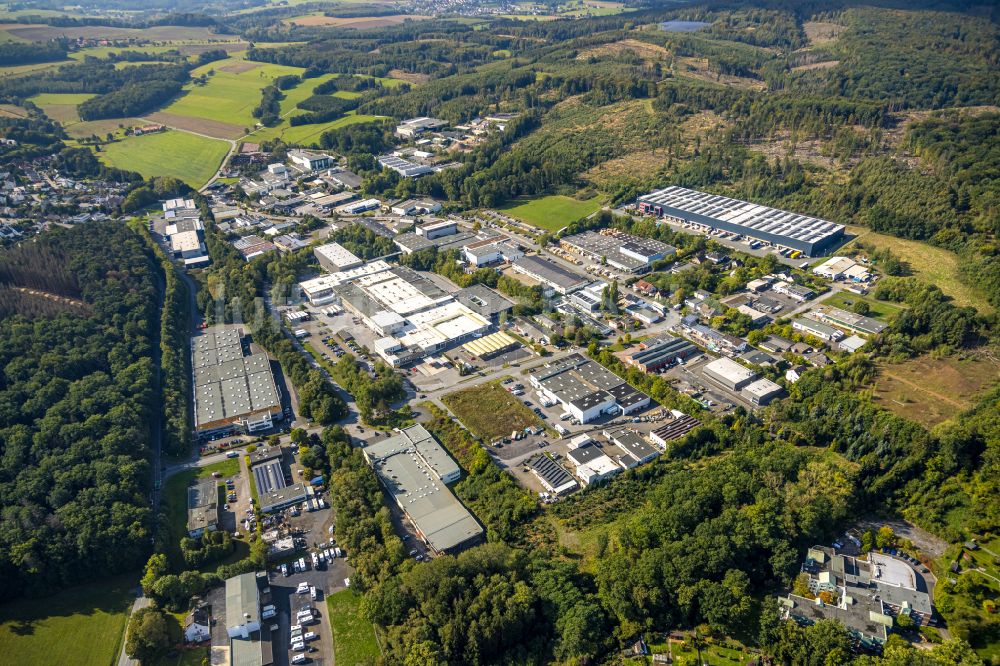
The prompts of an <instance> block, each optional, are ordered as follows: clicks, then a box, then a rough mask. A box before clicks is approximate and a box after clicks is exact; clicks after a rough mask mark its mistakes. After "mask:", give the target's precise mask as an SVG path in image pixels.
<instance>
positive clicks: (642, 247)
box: [560, 231, 677, 272]
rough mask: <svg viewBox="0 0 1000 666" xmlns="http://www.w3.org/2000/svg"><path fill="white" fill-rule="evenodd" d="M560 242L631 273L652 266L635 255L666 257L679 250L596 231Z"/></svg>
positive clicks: (650, 239)
mask: <svg viewBox="0 0 1000 666" xmlns="http://www.w3.org/2000/svg"><path fill="white" fill-rule="evenodd" d="M560 242H562V243H566V244H567V245H569V246H570V247H572V248H573V249H575V250H577V251H580V252H584V253H585V254H588V255H591V256H594V257H604V258H606V259H607V261H608V263H609V264H611V265H612V266H615V267H616V268H620V269H622V270H627V271H630V272H631V271H636V270H639V269H641V268H645V267H646V266H648V265H649V264H650V262H649V261H643V260H642V259H639V258H638V257H636V256H633V255H635V254H640V255H648V256H656V255H662V256H664V257H666V256H670V255H673V254H676V252H677V248H675V247H673V246H672V245H667V244H666V243H661V242H660V241H658V240H655V239H653V238H643V237H642V236H633V235H631V234H624V233H622V234H618V235H615V236H612V235H606V234H600V233H597V232H595V231H585V232H583V233H580V234H576V235H573V236H566V237H565V238H562V239H560ZM623 249H624V250H626V251H630V252H631V254H628V253H623V252H622V250H623Z"/></svg>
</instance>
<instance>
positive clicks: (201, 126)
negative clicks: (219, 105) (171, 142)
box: [146, 111, 243, 139]
mask: <svg viewBox="0 0 1000 666" xmlns="http://www.w3.org/2000/svg"><path fill="white" fill-rule="evenodd" d="M146 118H148V119H149V120H151V121H153V122H156V123H160V124H161V125H167V126H169V127H176V128H177V129H181V130H186V131H188V132H195V133H197V134H204V135H206V136H211V137H215V138H217V139H237V138H239V137H241V136H243V127H241V126H239V125H232V124H230V123H223V122H219V121H218V120H208V119H207V118H193V117H191V116H179V115H176V114H173V113H164V112H163V111H157V112H156V113H150V114H149V115H147V116H146Z"/></svg>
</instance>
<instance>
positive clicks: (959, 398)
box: [873, 347, 1000, 428]
mask: <svg viewBox="0 0 1000 666" xmlns="http://www.w3.org/2000/svg"><path fill="white" fill-rule="evenodd" d="M928 377H933V378H934V381H933V382H928V381H927V378H928ZM998 381H1000V352H998V350H997V349H995V348H990V347H985V348H980V349H978V350H973V351H970V352H966V353H964V354H953V355H951V356H946V357H944V358H934V357H932V356H929V355H927V356H920V357H918V358H914V359H910V360H907V361H903V362H902V363H884V364H880V365H879V374H878V378H877V379H876V380H875V384H874V386H873V398H874V400H875V402H876V403H878V404H880V405H881V406H883V407H885V408H886V409H888V410H891V411H893V412H895V413H896V414H899V415H900V416H904V417H906V418H908V419H911V420H913V421H916V422H917V423H920V424H921V425H924V426H926V427H928V428H930V427H932V426H935V425H937V424H938V423H941V422H942V421H945V420H947V419H950V418H953V417H954V416H956V415H957V414H959V413H960V412H963V411H965V410H967V409H969V408H971V407H972V406H973V405H974V404H975V402H976V399H977V397H978V396H979V395H980V394H981V393H982V392H983V391H985V390H987V389H988V388H989V387H990V386H992V385H994V384H996V383H997V382H998Z"/></svg>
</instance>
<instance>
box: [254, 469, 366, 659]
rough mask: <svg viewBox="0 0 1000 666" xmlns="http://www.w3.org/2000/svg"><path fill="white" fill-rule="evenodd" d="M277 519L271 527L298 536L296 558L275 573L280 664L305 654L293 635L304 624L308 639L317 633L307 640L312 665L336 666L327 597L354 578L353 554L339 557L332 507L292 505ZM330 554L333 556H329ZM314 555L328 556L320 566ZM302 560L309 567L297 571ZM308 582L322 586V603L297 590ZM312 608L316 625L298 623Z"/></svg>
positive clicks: (275, 623)
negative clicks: (349, 558)
mask: <svg viewBox="0 0 1000 666" xmlns="http://www.w3.org/2000/svg"><path fill="white" fill-rule="evenodd" d="M291 470H292V476H293V478H298V477H299V476H300V475H299V474H298V468H297V465H295V464H293V465H292V466H291ZM320 496H322V495H321V494H320ZM272 521H273V522H272V523H271V524H270V525H268V526H267V528H271V529H278V530H279V531H280V532H281V533H282V534H288V535H291V536H293V538H294V540H295V545H296V547H297V550H296V551H295V553H294V554H289V555H288V556H286V557H284V558H283V559H281V560H280V561H279V562H278V564H277V566H276V567H275V568H273V569H272V570H271V571H270V572H269V581H270V586H271V598H272V603H273V604H274V606H275V616H274V617H273V618H270V622H271V626H272V636H273V639H272V640H273V647H274V657H275V659H274V663H275V664H277V665H278V666H284V664H289V663H291V659H292V658H293V656H294V655H296V654H299V652H297V651H293V650H292V649H291V646H292V643H293V641H292V636H291V632H292V627H293V626H295V625H301V634H302V635H303V636H305V635H306V634H307V633H308V632H313V633H315V634H316V637H315V638H314V639H313V640H309V641H304V642H305V643H306V644H307V648H308V649H307V650H306V651H303V652H302V653H303V654H305V655H306V656H307V657H308V658H309V659H310V661H308V662H307V663H310V664H319V665H320V666H323V665H329V664H332V663H333V638H332V636H333V634H332V632H331V629H330V620H329V618H328V617H327V609H326V595H328V594H331V593H333V592H336V591H339V590H342V589H344V588H345V587H346V583H345V579H349V578H350V577H351V575H352V573H353V572H352V570H351V567H350V565H349V564H348V563H347V558H346V556H347V553H344V552H342V557H334V555H335V548H336V547H337V545H336V541H335V540H334V537H333V535H332V534H331V528H332V525H333V511H332V510H331V509H330V508H329V506H326V508H323V509H319V510H316V511H303V510H301V508H299V507H290V508H289V509H285V510H284V511H281V512H278V513H276V514H274V516H273V518H272ZM327 551H329V554H330V556H331V557H330V558H326V557H325V554H326V553H327ZM313 553H323V554H324V557H322V558H320V557H317V559H316V560H315V562H314V560H313V557H312V554H313ZM299 562H301V563H302V564H304V565H305V566H304V568H303V569H302V570H300V571H296V569H297V568H298V567H297V566H295V565H296V563H299ZM282 566H284V570H283V569H282ZM302 583H306V584H308V586H309V587H310V588H316V594H317V596H316V599H313V598H312V595H311V593H310V592H309V591H306V592H302V593H299V592H297V591H296V590H297V589H298V587H299V585H300V584H302ZM306 608H311V609H313V613H312V615H313V618H314V619H313V620H312V622H311V623H305V624H303V623H302V622H300V621H298V613H299V612H301V611H304V610H305V609H306Z"/></svg>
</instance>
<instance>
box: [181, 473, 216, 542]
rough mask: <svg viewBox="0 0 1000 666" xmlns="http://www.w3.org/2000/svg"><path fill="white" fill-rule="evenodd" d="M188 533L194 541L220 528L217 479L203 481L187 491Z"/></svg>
mask: <svg viewBox="0 0 1000 666" xmlns="http://www.w3.org/2000/svg"><path fill="white" fill-rule="evenodd" d="M187 505H188V513H187V532H188V536H189V537H191V538H192V539H196V538H198V537H200V536H201V535H202V534H204V533H205V532H214V531H215V530H216V529H218V527H219V490H218V486H217V485H216V482H215V479H213V478H207V479H202V480H200V481H198V482H197V483H195V484H194V485H193V486H189V487H188V489H187Z"/></svg>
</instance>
